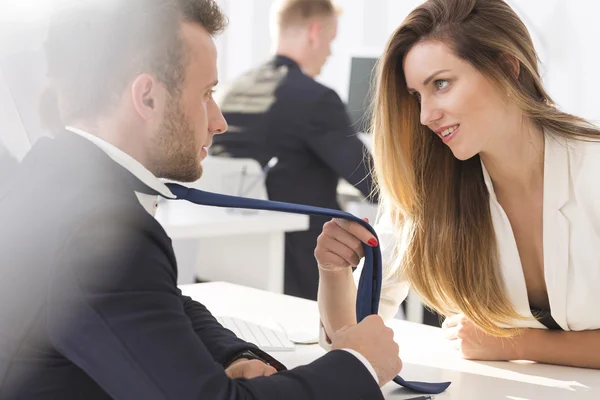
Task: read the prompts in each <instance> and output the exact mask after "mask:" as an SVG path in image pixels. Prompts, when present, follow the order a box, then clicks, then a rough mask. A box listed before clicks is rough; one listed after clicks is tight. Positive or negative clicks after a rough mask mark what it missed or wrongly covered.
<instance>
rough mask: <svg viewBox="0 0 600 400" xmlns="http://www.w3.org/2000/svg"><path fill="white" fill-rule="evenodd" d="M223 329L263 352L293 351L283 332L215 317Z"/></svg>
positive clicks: (242, 321) (291, 344) (229, 318)
mask: <svg viewBox="0 0 600 400" xmlns="http://www.w3.org/2000/svg"><path fill="white" fill-rule="evenodd" d="M215 318H216V319H217V321H219V323H220V324H221V325H223V326H224V327H225V328H227V329H229V330H230V331H232V332H233V333H234V334H235V335H236V336H237V337H239V338H240V339H242V340H245V341H246V342H250V343H253V344H255V345H257V346H258V348H260V349H261V350H264V351H293V350H294V349H295V345H294V343H292V342H291V341H290V340H289V339H288V337H287V335H286V334H285V332H283V331H279V330H275V329H271V328H267V327H266V326H262V325H257V324H254V323H252V322H248V321H246V320H243V319H240V318H235V317H223V316H218V317H215Z"/></svg>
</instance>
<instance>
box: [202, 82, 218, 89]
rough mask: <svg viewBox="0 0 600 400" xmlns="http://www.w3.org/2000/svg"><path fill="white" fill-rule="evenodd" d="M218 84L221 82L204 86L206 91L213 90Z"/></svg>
mask: <svg viewBox="0 0 600 400" xmlns="http://www.w3.org/2000/svg"><path fill="white" fill-rule="evenodd" d="M218 84H219V81H214V82H212V83H210V84H208V85H206V86H204V89H210V88H212V87H215V86H217V85H218Z"/></svg>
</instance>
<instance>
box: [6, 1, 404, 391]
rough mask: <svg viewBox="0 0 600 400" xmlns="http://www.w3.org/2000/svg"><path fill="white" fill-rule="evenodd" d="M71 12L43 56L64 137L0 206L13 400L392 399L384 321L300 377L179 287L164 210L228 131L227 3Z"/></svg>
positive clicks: (74, 7)
mask: <svg viewBox="0 0 600 400" xmlns="http://www.w3.org/2000/svg"><path fill="white" fill-rule="evenodd" d="M66 5H67V6H69V7H68V8H66V9H60V11H61V12H57V14H56V15H55V17H54V18H53V21H52V23H51V26H50V30H49V34H48V39H47V41H46V44H45V50H46V55H47V61H48V62H47V65H48V74H47V76H48V79H49V80H50V81H51V82H50V83H51V85H50V86H49V87H51V88H54V90H55V91H56V92H55V93H54V94H53V95H48V96H47V97H46V98H45V101H49V99H52V98H54V99H56V100H57V103H56V104H55V106H56V107H48V108H47V110H48V111H50V110H55V111H57V112H59V113H60V115H55V116H53V117H51V119H50V121H54V122H53V123H57V121H59V120H60V121H63V132H61V133H60V134H57V135H56V136H55V138H41V139H40V140H38V141H37V142H36V143H35V145H34V146H33V148H32V149H31V151H30V152H29V153H28V154H27V155H26V157H25V158H24V159H23V161H22V163H21V165H20V167H19V168H18V170H17V171H16V172H15V174H14V179H11V180H10V182H9V183H8V185H7V186H6V188H5V189H4V190H3V192H2V195H1V196H0V221H1V223H0V399H42V400H43V399H61V400H69V399H95V400H99V399H144V400H154V399H181V400H186V399H190V400H191V399H211V400H234V399H240V400H241V399H248V400H250V399H267V400H268V399H273V400H274V399H281V398H286V399H298V400H301V399H316V400H328V399H338V398H339V399H352V400H359V399H383V396H382V393H381V390H380V389H379V385H384V384H385V383H387V382H389V381H390V380H391V379H392V378H393V377H395V376H396V374H397V373H398V372H399V371H400V369H401V367H402V364H401V361H400V358H399V356H398V350H399V349H398V345H397V344H396V343H395V342H394V340H393V331H392V330H391V329H389V328H387V327H386V326H385V325H384V324H383V321H382V319H381V318H380V317H379V316H370V317H368V318H366V319H365V320H364V321H363V322H361V324H359V325H358V326H353V327H349V328H348V329H344V330H342V331H340V332H339V334H338V335H337V336H336V337H334V338H333V343H334V347H333V348H334V349H335V350H334V351H331V352H329V353H327V354H326V355H324V356H323V357H321V358H319V359H317V360H316V361H314V362H312V363H311V364H309V365H305V366H300V367H298V368H295V369H292V370H286V368H285V367H284V366H283V365H282V364H280V363H279V362H278V361H277V360H275V359H274V358H273V357H271V356H270V355H269V354H267V353H265V352H264V351H261V350H260V349H259V348H257V347H256V346H254V345H252V344H250V343H247V342H245V341H243V340H241V339H239V338H237V337H236V336H235V335H234V334H233V333H232V332H231V331H229V330H227V329H225V328H223V326H221V325H220V324H219V323H218V322H217V320H216V319H215V318H214V317H213V316H212V314H211V313H210V312H209V311H208V310H207V309H206V308H205V307H204V306H203V305H202V304H200V303H198V302H196V301H194V300H192V299H191V298H189V297H186V296H183V295H182V293H181V291H180V290H179V288H178V287H177V261H176V259H175V254H174V251H173V247H172V243H171V239H170V238H169V237H168V235H167V234H166V232H165V231H164V229H163V227H162V226H161V225H160V224H159V223H158V222H157V221H156V219H154V214H155V212H156V208H155V207H154V205H155V204H156V202H157V196H159V195H160V196H163V197H166V198H174V196H173V194H172V193H171V192H170V190H169V188H168V187H167V186H166V185H165V184H164V183H163V181H161V180H160V179H159V178H164V179H170V180H175V181H180V182H193V181H195V180H197V179H198V178H200V176H201V174H202V166H201V161H202V160H203V159H204V158H205V157H206V155H207V151H206V148H207V147H208V146H210V143H211V141H212V139H213V138H214V137H215V135H218V134H220V133H223V132H224V131H225V130H226V129H227V123H226V122H225V120H224V119H223V116H222V114H221V112H220V110H219V108H218V106H217V104H216V103H215V101H214V99H213V97H212V91H213V89H214V87H215V86H216V85H217V81H218V73H217V51H216V47H215V43H214V41H213V35H216V34H217V33H218V32H220V31H221V30H222V29H223V28H224V27H225V22H226V18H225V16H224V15H223V14H222V13H221V11H220V9H219V7H218V6H217V4H216V2H215V1H214V0H126V1H120V0H119V1H97V0H78V1H75V2H67V3H66ZM65 124H66V126H64V125H65ZM232 251H235V249H232ZM222 301H223V302H228V299H226V298H223V299H222Z"/></svg>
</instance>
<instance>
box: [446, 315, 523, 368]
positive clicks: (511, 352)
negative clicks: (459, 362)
mask: <svg viewBox="0 0 600 400" xmlns="http://www.w3.org/2000/svg"><path fill="white" fill-rule="evenodd" d="M442 332H443V334H444V337H445V338H446V339H448V340H450V341H451V343H452V345H453V347H454V348H455V349H456V350H458V352H459V353H460V355H461V356H462V357H463V358H465V359H467V360H483V361H507V360H518V359H519V355H518V354H519V340H518V339H519V338H518V337H516V338H514V339H505V338H498V337H495V336H491V335H488V334H487V333H485V332H483V331H482V330H481V329H479V328H478V327H477V326H475V324H474V323H472V322H471V321H469V320H468V319H467V318H466V317H465V316H464V315H463V314H457V315H454V316H452V317H448V318H446V320H445V321H444V323H443V324H442Z"/></svg>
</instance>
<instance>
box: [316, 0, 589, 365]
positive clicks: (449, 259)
mask: <svg viewBox="0 0 600 400" xmlns="http://www.w3.org/2000/svg"><path fill="white" fill-rule="evenodd" d="M378 75H379V77H378V84H377V94H376V99H375V104H374V114H373V115H374V119H373V134H374V161H375V171H376V176H377V181H378V184H379V187H380V189H381V197H382V203H383V206H384V210H385V212H384V214H383V215H384V217H383V219H382V221H381V223H380V224H379V226H378V231H379V234H380V235H381V236H380V239H381V242H382V245H383V246H384V247H386V248H385V249H384V250H385V251H384V253H385V254H386V257H387V260H386V270H385V271H384V279H385V283H384V285H383V286H384V288H383V293H382V297H381V298H382V301H381V305H380V310H381V314H382V315H383V316H384V317H385V318H389V317H391V316H392V315H394V314H395V312H396V310H397V308H398V305H399V304H400V302H401V301H402V300H403V299H404V297H405V296H406V293H407V288H408V284H410V285H411V286H412V287H413V288H414V289H415V290H416V291H417V292H418V293H419V294H420V295H421V297H422V298H423V299H424V300H425V301H426V303H427V304H429V306H431V307H432V308H434V309H435V310H437V311H438V312H439V313H440V314H442V315H445V316H446V317H447V319H446V320H445V321H444V324H443V332H444V335H445V336H446V337H447V338H448V339H449V340H450V341H451V342H452V344H453V345H454V347H455V348H456V349H457V350H458V351H459V352H460V354H461V355H462V356H463V357H465V358H468V359H478V360H523V359H524V360H532V361H537V362H543V363H551V364H559V365H567V366H575V367H587V368H600V357H599V356H598V355H599V354H600V313H598V312H597V305H598V304H600V291H598V287H600V246H599V244H600V201H598V199H599V198H600V185H599V184H598V170H599V169H600V130H599V129H598V128H597V127H596V126H595V125H592V124H591V123H590V122H588V121H586V120H584V119H582V118H579V117H576V116H573V115H570V114H567V113H565V112H563V111H561V110H560V109H559V108H558V107H557V106H556V105H555V103H554V102H553V101H552V99H551V98H550V96H549V95H548V93H547V92H546V90H545V89H544V87H543V85H542V81H541V78H540V73H539V70H538V58H537V55H536V52H535V49H534V46H533V43H532V40H531V37H530V35H529V32H528V31H527V28H526V27H525V25H524V24H523V22H522V21H521V20H520V19H519V17H518V16H517V14H516V13H515V12H514V11H513V10H512V9H511V8H510V6H509V5H508V4H506V2H504V1H503V0H429V1H426V2H425V3H424V4H422V5H421V6H419V7H417V8H416V9H415V10H414V11H412V12H411V13H410V15H409V16H408V17H407V18H406V19H405V21H404V22H403V23H402V25H401V26H400V27H399V28H398V29H397V30H396V32H395V33H394V34H393V35H392V37H391V39H390V40H389V42H388V44H387V48H386V50H385V53H384V55H383V58H382V61H381V65H380V67H379V72H378ZM564 78H565V79H568V78H569V77H564ZM372 239H373V236H372V235H371V234H370V233H369V232H368V231H366V230H365V229H362V228H360V227H359V226H358V224H350V223H346V222H341V221H331V222H329V223H328V224H327V225H326V226H325V227H324V231H323V234H322V236H321V237H320V238H319V244H318V246H317V249H316V255H317V259H318V262H319V265H320V267H321V268H320V271H321V272H320V277H321V285H320V287H319V305H320V310H321V313H322V320H323V323H324V326H325V329H326V331H327V333H329V334H334V332H336V331H337V330H338V329H339V328H340V327H342V326H346V325H349V324H352V323H354V322H356V316H355V311H354V310H355V308H354V300H355V298H356V287H355V284H354V281H353V279H352V273H351V270H350V268H349V267H350V266H356V265H358V261H359V259H360V258H361V257H362V256H363V253H362V247H361V246H360V244H361V241H362V242H365V243H367V242H368V241H369V240H372Z"/></svg>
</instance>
